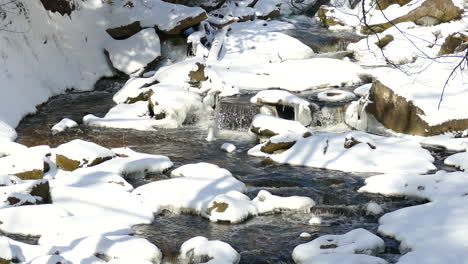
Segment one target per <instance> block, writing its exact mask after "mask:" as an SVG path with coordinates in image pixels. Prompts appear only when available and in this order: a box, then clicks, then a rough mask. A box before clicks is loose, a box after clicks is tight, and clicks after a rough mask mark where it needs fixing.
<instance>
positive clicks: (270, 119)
mask: <svg viewBox="0 0 468 264" xmlns="http://www.w3.org/2000/svg"><path fill="white" fill-rule="evenodd" d="M250 131H251V132H253V133H255V134H257V135H259V136H264V137H271V136H276V135H279V134H284V133H296V134H305V133H308V132H309V130H308V129H307V128H306V127H304V126H303V125H302V124H301V123H299V122H298V121H292V120H286V119H282V118H279V117H274V116H270V115H265V114H258V115H256V116H255V117H254V118H253V120H252V125H251V127H250Z"/></svg>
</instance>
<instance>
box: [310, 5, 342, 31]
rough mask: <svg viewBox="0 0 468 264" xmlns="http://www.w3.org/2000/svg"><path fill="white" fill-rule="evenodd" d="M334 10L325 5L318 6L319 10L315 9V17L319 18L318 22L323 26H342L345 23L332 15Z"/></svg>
mask: <svg viewBox="0 0 468 264" xmlns="http://www.w3.org/2000/svg"><path fill="white" fill-rule="evenodd" d="M334 12H335V10H334V9H329V8H327V7H320V8H319V10H318V11H317V17H318V18H319V20H320V22H321V23H322V24H323V25H324V26H325V27H327V28H328V27H329V26H336V25H340V26H344V25H345V23H344V22H343V21H341V20H339V19H338V18H336V17H334V16H333V13H334Z"/></svg>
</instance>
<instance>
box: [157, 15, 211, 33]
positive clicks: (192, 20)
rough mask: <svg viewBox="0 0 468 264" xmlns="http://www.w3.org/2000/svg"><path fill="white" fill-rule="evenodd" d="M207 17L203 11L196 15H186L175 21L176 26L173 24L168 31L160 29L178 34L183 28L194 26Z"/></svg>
mask: <svg viewBox="0 0 468 264" xmlns="http://www.w3.org/2000/svg"><path fill="white" fill-rule="evenodd" d="M207 18H208V15H207V14H206V13H205V12H203V13H201V14H199V15H198V16H195V17H188V18H186V19H183V20H181V21H179V23H177V26H175V27H174V28H172V29H170V30H168V31H164V30H162V31H163V32H164V33H166V34H169V35H178V34H180V33H182V31H184V30H185V29H187V28H189V27H192V26H195V25H197V24H200V22H202V21H205V20H206V19H207Z"/></svg>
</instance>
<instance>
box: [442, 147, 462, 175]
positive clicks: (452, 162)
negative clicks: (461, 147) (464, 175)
mask: <svg viewBox="0 0 468 264" xmlns="http://www.w3.org/2000/svg"><path fill="white" fill-rule="evenodd" d="M444 164H445V165H449V166H454V167H457V168H460V169H462V170H464V171H466V170H467V169H468V152H467V151H465V152H461V153H456V154H453V155H451V156H449V157H447V158H446V159H445V160H444Z"/></svg>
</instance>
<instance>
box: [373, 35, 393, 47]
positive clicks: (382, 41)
mask: <svg viewBox="0 0 468 264" xmlns="http://www.w3.org/2000/svg"><path fill="white" fill-rule="evenodd" d="M394 39H395V38H394V37H393V36H392V35H385V36H384V37H383V38H381V39H379V41H377V42H376V43H375V45H377V47H379V48H380V49H383V48H385V47H386V46H387V45H388V44H390V42H392V41H393V40H394Z"/></svg>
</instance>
